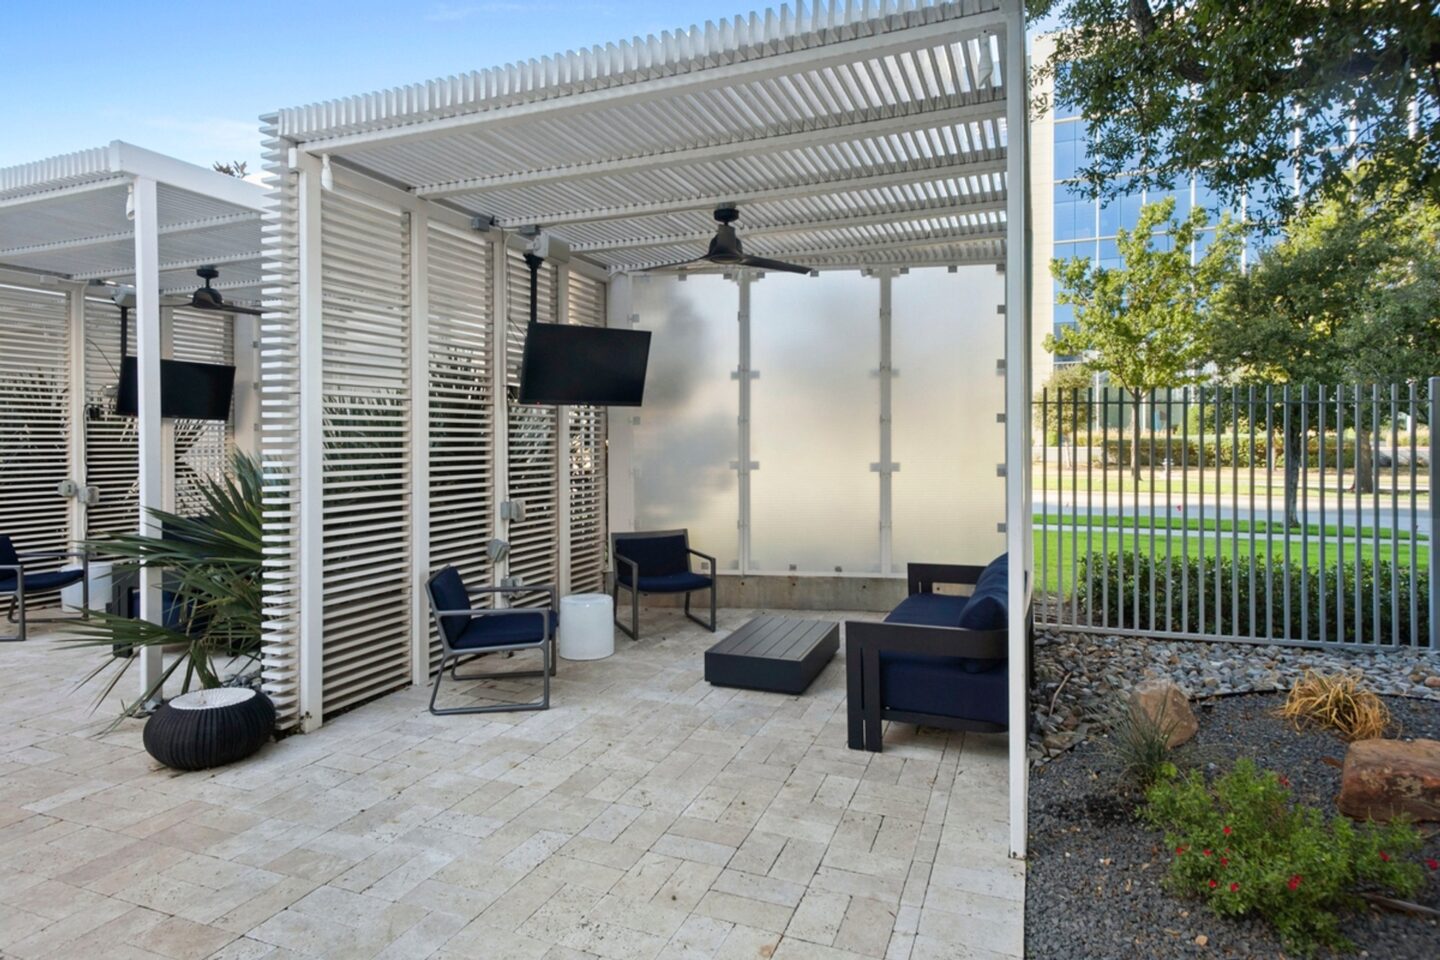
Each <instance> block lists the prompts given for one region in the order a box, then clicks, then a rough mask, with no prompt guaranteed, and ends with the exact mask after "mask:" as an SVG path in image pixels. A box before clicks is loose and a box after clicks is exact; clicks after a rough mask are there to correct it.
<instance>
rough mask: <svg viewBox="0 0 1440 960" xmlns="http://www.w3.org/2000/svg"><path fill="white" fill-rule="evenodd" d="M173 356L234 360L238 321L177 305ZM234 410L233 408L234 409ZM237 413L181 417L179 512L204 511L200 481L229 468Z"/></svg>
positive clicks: (177, 455)
mask: <svg viewBox="0 0 1440 960" xmlns="http://www.w3.org/2000/svg"><path fill="white" fill-rule="evenodd" d="M172 318H173V319H172V324H171V329H172V330H173V333H172V342H173V356H174V358H175V359H176V360H190V361H193V362H196V363H217V364H225V365H227V366H228V365H233V364H234V363H235V324H234V320H233V319H232V318H231V317H230V315H229V314H224V313H215V312H214V311H210V310H193V309H188V308H179V307H177V308H176V309H175V310H174V312H173V314H172ZM232 413H233V411H232ZM233 421H234V417H233V415H232V417H231V418H230V419H229V420H177V421H175V423H174V435H175V512H176V513H180V514H184V515H187V516H189V515H193V514H196V513H199V512H202V511H203V510H204V509H205V501H204V499H203V498H202V497H201V496H200V494H199V492H198V491H197V490H196V488H195V485H196V483H197V481H199V480H201V479H202V478H205V477H217V476H220V475H222V474H224V473H225V472H227V470H228V469H229V465H230V457H231V455H232V454H233V451H234V431H233V429H232V424H233Z"/></svg>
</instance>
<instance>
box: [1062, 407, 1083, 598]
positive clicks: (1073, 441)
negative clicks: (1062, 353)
mask: <svg viewBox="0 0 1440 960" xmlns="http://www.w3.org/2000/svg"><path fill="white" fill-rule="evenodd" d="M1079 456H1080V391H1079V390H1077V389H1075V388H1073V387H1072V388H1071V389H1070V529H1069V530H1067V531H1066V535H1067V536H1069V537H1070V595H1071V598H1072V600H1071V603H1070V622H1071V623H1079V622H1080V588H1079V583H1080V559H1079V557H1080V463H1079V460H1078V459H1077V458H1078V457H1079ZM1062 514H1063V511H1062Z"/></svg>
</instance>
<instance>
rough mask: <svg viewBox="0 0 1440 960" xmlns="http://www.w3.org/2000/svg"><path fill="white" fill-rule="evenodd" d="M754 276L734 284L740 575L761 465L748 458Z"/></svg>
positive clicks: (746, 560)
mask: <svg viewBox="0 0 1440 960" xmlns="http://www.w3.org/2000/svg"><path fill="white" fill-rule="evenodd" d="M755 280H756V278H755V277H753V276H751V275H750V271H748V270H741V271H739V276H737V277H736V281H737V282H738V283H739V284H740V310H739V315H738V316H737V317H736V320H737V321H738V322H739V324H740V351H739V352H740V360H739V367H738V368H737V369H736V371H735V380H736V382H737V383H738V384H739V387H740V399H739V421H740V422H739V424H738V426H739V429H738V430H737V431H736V436H737V438H738V440H739V450H738V451H737V453H738V457H737V459H736V460H735V475H736V485H735V486H736V493H737V494H738V496H739V499H740V504H739V517H740V520H739V528H740V529H739V538H738V541H739V542H738V544H737V546H738V552H737V554H736V555H737V556H738V557H739V558H740V576H742V577H743V576H745V575H746V574H748V573H749V572H750V473H751V471H753V470H755V469H757V468H758V467H759V466H760V465H759V464H758V463H756V462H755V461H754V460H752V459H751V458H750V393H751V391H750V386H751V381H753V380H754V379H755V371H754V370H752V369H751V366H750V284H752V283H754V282H755Z"/></svg>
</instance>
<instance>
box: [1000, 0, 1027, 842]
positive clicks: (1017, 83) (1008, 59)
mask: <svg viewBox="0 0 1440 960" xmlns="http://www.w3.org/2000/svg"><path fill="white" fill-rule="evenodd" d="M1004 4H1005V5H1004V11H1005V13H1006V14H1007V16H1006V18H1005V41H1004V42H1005V48H1004V52H1003V54H1002V59H1003V62H1004V69H1005V77H1004V86H1005V123H1006V131H1007V140H1006V147H1005V159H1006V171H1005V187H1006V189H1005V217H1006V237H1005V546H1006V550H1007V551H1008V552H1009V554H1010V583H1009V597H1010V602H1009V610H1010V614H1009V616H1010V622H1009V624H1008V627H1009V634H1010V651H1009V653H1010V660H1009V663H1010V667H1009V684H1010V689H1009V696H1010V718H1009V719H1010V724H1009V726H1010V738H1009V739H1010V743H1009V753H1010V757H1009V759H1010V776H1009V781H1010V855H1011V856H1012V857H1018V858H1023V857H1024V856H1025V853H1026V835H1027V833H1028V829H1027V826H1028V824H1027V809H1028V807H1027V803H1028V796H1029V776H1030V762H1029V758H1028V756H1027V750H1028V743H1027V737H1026V731H1027V729H1028V728H1027V722H1028V720H1029V716H1030V710H1029V689H1028V683H1027V680H1028V676H1029V637H1030V623H1029V620H1030V617H1029V607H1030V591H1031V586H1032V584H1033V582H1034V581H1033V574H1032V571H1031V567H1032V557H1031V550H1030V539H1031V529H1030V525H1031V521H1030V484H1029V477H1030V430H1029V425H1030V417H1029V403H1030V311H1029V305H1028V304H1027V302H1026V288H1025V265H1026V263H1027V259H1026V257H1027V251H1028V249H1029V244H1028V242H1027V236H1028V230H1027V229H1026V227H1027V224H1026V217H1027V216H1028V212H1027V210H1026V202H1025V200H1026V196H1025V187H1026V184H1027V182H1028V179H1027V175H1026V157H1025V146H1026V143H1025V141H1026V136H1027V130H1028V129H1029V128H1028V123H1027V111H1026V106H1027V95H1028V91H1029V84H1028V83H1027V71H1026V68H1025V2H1024V0H1004Z"/></svg>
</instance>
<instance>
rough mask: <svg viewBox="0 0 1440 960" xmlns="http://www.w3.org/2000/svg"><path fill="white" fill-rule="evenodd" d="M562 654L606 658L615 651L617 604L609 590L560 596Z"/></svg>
mask: <svg viewBox="0 0 1440 960" xmlns="http://www.w3.org/2000/svg"><path fill="white" fill-rule="evenodd" d="M559 640H560V656H562V657H564V658H565V659H566V660H603V659H604V658H606V657H608V656H610V655H611V654H612V653H614V652H615V603H614V601H613V600H611V599H610V595H609V594H608V593H572V594H570V596H568V597H561V598H560V637H559Z"/></svg>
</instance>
